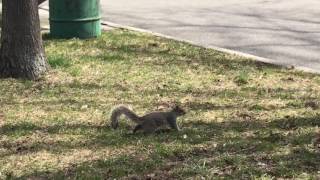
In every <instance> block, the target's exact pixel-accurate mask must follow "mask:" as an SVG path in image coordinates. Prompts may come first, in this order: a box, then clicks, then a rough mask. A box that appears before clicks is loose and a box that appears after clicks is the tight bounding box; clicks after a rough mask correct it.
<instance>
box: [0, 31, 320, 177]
mask: <svg viewBox="0 0 320 180" xmlns="http://www.w3.org/2000/svg"><path fill="white" fill-rule="evenodd" d="M45 48H46V53H47V57H48V61H49V64H50V65H51V67H52V68H51V70H50V72H49V73H48V74H47V75H46V76H45V77H44V78H42V79H40V80H39V81H35V82H32V81H22V80H14V79H2V80H0V92H1V95H0V179H6V178H8V179H16V178H22V179H93V178H94V179H112V178H116V179H130V178H136V179H148V178H151V179H203V178H206V179H221V178H226V179H274V178H284V179H290V178H293V179H295V178H297V179H299V178H300V179H318V178H319V167H320V156H319V152H317V151H316V150H315V148H314V147H313V146H312V144H311V140H312V139H313V138H314V137H315V134H316V132H317V130H319V126H320V121H319V119H318V117H319V114H320V110H319V108H318V105H317V104H318V102H319V100H320V95H319V92H320V84H319V83H320V76H319V75H316V74H310V73H303V72H298V71H294V70H286V69H284V68H280V67H276V66H272V65H267V64H264V63H260V62H255V61H252V60H249V59H245V58H243V57H239V56H234V55H230V54H225V53H221V52H217V51H214V50H210V49H205V48H201V47H196V46H193V45H190V44H187V43H181V42H177V41H173V40H168V39H164V38H159V37H154V36H151V35H147V34H142V33H136V32H131V31H122V30H113V31H108V32H104V33H103V34H102V36H101V37H100V38H97V39H89V40H79V39H70V40H54V39H50V38H45ZM175 103H179V104H181V106H182V107H184V108H185V109H186V110H187V112H188V113H187V114H186V116H184V117H182V118H180V119H179V121H178V123H179V125H180V126H181V128H182V130H181V132H167V133H160V134H154V135H147V136H145V135H143V134H136V135H132V134H130V133H131V131H132V128H133V124H132V123H131V122H129V121H127V120H125V119H124V118H123V119H121V122H120V128H119V129H117V130H113V129H111V128H110V127H109V124H110V121H109V115H110V114H109V113H110V110H111V109H112V108H113V107H114V106H115V105H118V104H128V105H131V106H132V107H133V109H134V110H135V111H136V112H137V113H138V114H144V113H146V112H149V111H153V110H161V109H166V108H168V107H169V106H170V105H172V104H175Z"/></svg>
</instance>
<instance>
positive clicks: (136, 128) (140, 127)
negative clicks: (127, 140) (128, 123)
mask: <svg viewBox="0 0 320 180" xmlns="http://www.w3.org/2000/svg"><path fill="white" fill-rule="evenodd" d="M140 129H142V125H141V124H138V125H136V127H135V128H134V129H133V133H136V132H137V131H138V130H140Z"/></svg>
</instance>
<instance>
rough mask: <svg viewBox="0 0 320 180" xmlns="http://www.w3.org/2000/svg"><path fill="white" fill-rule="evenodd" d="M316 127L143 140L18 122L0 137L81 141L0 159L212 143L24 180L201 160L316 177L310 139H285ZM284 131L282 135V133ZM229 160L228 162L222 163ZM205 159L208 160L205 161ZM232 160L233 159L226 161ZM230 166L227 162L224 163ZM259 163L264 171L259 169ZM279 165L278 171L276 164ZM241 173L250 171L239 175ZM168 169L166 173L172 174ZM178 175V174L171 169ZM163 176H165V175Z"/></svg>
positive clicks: (301, 122) (299, 123)
mask: <svg viewBox="0 0 320 180" xmlns="http://www.w3.org/2000/svg"><path fill="white" fill-rule="evenodd" d="M314 126H320V121H319V120H318V117H310V118H288V119H278V120H274V121H272V122H270V123H261V122H258V121H230V122H226V123H213V122H211V123H203V122H198V123H197V122H195V123H189V124H188V123H185V124H184V126H183V130H182V131H181V132H179V133H177V132H170V133H163V134H159V135H149V136H144V135H142V134H137V135H127V133H128V130H123V131H122V130H121V129H120V130H111V129H110V128H109V127H107V126H105V125H101V126H100V125H85V124H76V125H68V124H61V125H52V126H48V127H40V126H36V125H34V124H32V123H21V124H16V125H5V126H2V127H1V128H0V133H1V134H2V135H6V136H11V135H13V134H16V133H21V134H20V136H23V135H28V134H32V133H35V134H37V133H39V132H42V133H46V134H47V135H49V136H50V135H54V134H77V133H78V134H79V133H80V134H81V135H83V136H84V137H87V138H84V140H81V141H75V142H72V141H60V142H59V141H56V142H48V141H41V140H39V141H37V142H34V143H33V144H32V143H31V144H28V143H17V142H2V144H1V147H2V148H6V149H8V150H9V153H7V154H2V155H1V157H5V156H10V155H12V154H19V153H22V154H28V153H35V152H38V151H43V150H46V151H48V152H51V153H54V154H60V153H66V152H68V151H70V150H74V149H83V148H84V149H86V148H89V149H96V150H98V149H103V148H105V147H113V148H126V147H127V146H135V145H136V142H137V141H142V143H143V144H150V145H155V144H159V146H163V145H164V144H166V143H169V144H170V143H173V142H174V143H177V144H185V145H186V144H190V145H197V144H199V145H201V144H212V143H216V144H217V145H216V146H209V147H207V148H205V149H203V148H200V149H199V148H193V149H191V150H190V149H189V150H181V149H178V150H172V151H170V152H169V153H159V152H162V151H161V149H160V151H159V152H158V150H157V148H156V147H155V148H156V149H154V150H155V152H154V153H151V154H149V155H147V154H146V156H147V157H145V158H144V159H145V160H140V159H139V158H136V157H135V155H134V154H133V155H121V156H116V157H106V158H104V159H98V160H94V161H88V162H84V163H81V164H75V165H74V166H71V167H67V168H66V169H63V170H60V171H58V172H50V173H49V172H34V174H29V175H27V176H26V177H28V178H32V177H53V178H58V177H63V178H79V177H87V176H88V177H89V176H91V175H93V176H96V177H99V178H102V177H125V176H127V175H130V174H131V175H132V174H138V175H139V176H140V175H143V174H146V173H147V174H148V173H152V172H153V171H156V172H158V171H160V174H159V176H162V177H163V175H168V174H166V171H164V170H159V168H160V167H165V165H166V164H168V163H169V164H170V163H175V164H179V166H177V167H176V168H178V167H180V166H184V163H190V161H192V162H193V161H196V162H198V161H202V160H206V161H208V163H210V162H211V163H212V164H214V165H213V166H214V167H216V168H218V169H219V168H220V169H223V168H224V167H226V166H233V167H234V170H233V171H232V173H231V174H230V177H233V178H236V177H237V176H238V175H241V174H243V173H245V174H246V173H250V174H247V175H254V176H262V175H263V174H268V175H272V176H276V177H292V175H293V174H299V173H304V172H307V173H310V174H316V173H317V172H318V168H317V167H320V157H319V154H317V153H316V152H313V151H310V149H306V148H305V146H306V145H308V144H310V142H311V139H312V137H313V136H314V134H313V133H312V132H308V133H306V134H291V135H290V134H288V133H286V132H291V130H293V129H298V128H305V127H314ZM249 132H250V133H253V135H251V136H247V137H246V136H243V135H242V134H243V133H249ZM282 132H284V133H282ZM226 133H234V134H235V135H236V134H237V135H236V136H234V137H228V136H225V134H226ZM184 134H186V135H188V138H187V139H184V138H181V136H182V135H184ZM289 146H292V147H293V148H292V151H290V153H284V154H281V153H275V152H277V151H278V150H277V149H279V148H284V147H289ZM226 157H229V158H231V160H230V159H229V160H226V159H225V158H226ZM239 157H241V158H242V160H241V161H243V162H241V163H240V164H238V163H237V162H233V161H236V159H237V158H239ZM208 158H209V159H208ZM232 158H235V159H232ZM230 161H231V162H230ZM259 163H260V165H261V163H262V164H265V165H264V166H266V167H261V166H260V165H259ZM279 163H281V166H280V165H279ZM241 168H250V170H248V171H243V169H242V170H241ZM174 169H175V167H172V169H171V170H174ZM176 171H180V169H176ZM168 176H169V175H168ZM170 178H177V177H176V175H174V174H170Z"/></svg>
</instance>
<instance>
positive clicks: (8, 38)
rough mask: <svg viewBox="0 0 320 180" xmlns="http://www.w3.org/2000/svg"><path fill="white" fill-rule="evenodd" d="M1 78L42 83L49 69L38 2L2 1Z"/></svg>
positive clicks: (27, 0)
mask: <svg viewBox="0 0 320 180" xmlns="http://www.w3.org/2000/svg"><path fill="white" fill-rule="evenodd" d="M0 53H1V55H0V77H4V78H7V77H13V78H22V79H31V80H35V79H38V78H39V77H40V76H41V75H42V74H43V73H44V72H46V71H47V69H48V64H47V61H46V58H45V54H44V48H43V45H42V37H41V31H40V20H39V12H38V0H2V31H1V49H0Z"/></svg>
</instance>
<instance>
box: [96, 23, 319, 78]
mask: <svg viewBox="0 0 320 180" xmlns="http://www.w3.org/2000/svg"><path fill="white" fill-rule="evenodd" d="M101 24H102V25H103V26H109V27H112V28H119V29H126V30H131V31H137V32H142V33H148V34H151V35H154V36H158V37H163V38H167V39H172V40H176V41H180V42H185V43H188V44H191V45H195V46H198V47H203V48H207V49H213V50H216V51H219V52H224V53H228V54H233V55H237V56H242V57H245V58H248V59H252V60H255V61H260V62H263V63H267V64H271V65H276V66H279V67H282V68H286V69H296V70H299V71H304V72H309V73H317V74H319V73H320V72H319V71H317V70H314V69H311V68H307V67H304V66H293V65H290V64H284V63H279V62H277V60H274V59H269V58H264V57H260V56H256V55H252V54H248V53H244V52H240V51H236V50H231V49H226V48H221V47H217V46H206V45H202V44H200V43H196V42H193V41H190V40H186V39H181V38H176V37H173V36H168V35H165V34H161V33H157V32H153V31H150V30H146V29H141V28H136V27H132V26H126V25H121V24H117V23H113V22H109V21H102V23H101Z"/></svg>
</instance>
